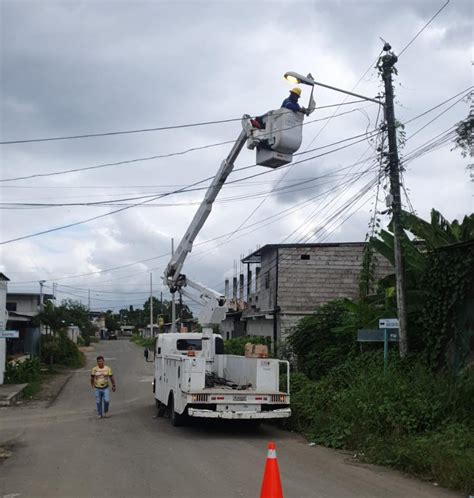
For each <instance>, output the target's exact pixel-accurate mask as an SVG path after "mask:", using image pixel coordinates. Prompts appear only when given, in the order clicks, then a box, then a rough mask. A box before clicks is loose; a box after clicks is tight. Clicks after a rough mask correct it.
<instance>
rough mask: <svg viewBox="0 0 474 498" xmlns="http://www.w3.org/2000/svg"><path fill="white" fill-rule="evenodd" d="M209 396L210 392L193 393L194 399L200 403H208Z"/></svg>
mask: <svg viewBox="0 0 474 498" xmlns="http://www.w3.org/2000/svg"><path fill="white" fill-rule="evenodd" d="M208 398H209V395H208V394H193V401H195V402H198V403H206V402H207V400H208Z"/></svg>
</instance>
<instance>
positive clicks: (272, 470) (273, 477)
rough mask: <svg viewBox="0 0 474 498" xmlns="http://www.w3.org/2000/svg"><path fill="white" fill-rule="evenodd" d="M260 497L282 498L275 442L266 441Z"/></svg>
mask: <svg viewBox="0 0 474 498" xmlns="http://www.w3.org/2000/svg"><path fill="white" fill-rule="evenodd" d="M260 498H283V490H282V489H281V480H280V471H279V470H278V461H277V455H276V447H275V443H268V453H267V461H266V463H265V471H264V473H263V481H262V490H261V491H260Z"/></svg>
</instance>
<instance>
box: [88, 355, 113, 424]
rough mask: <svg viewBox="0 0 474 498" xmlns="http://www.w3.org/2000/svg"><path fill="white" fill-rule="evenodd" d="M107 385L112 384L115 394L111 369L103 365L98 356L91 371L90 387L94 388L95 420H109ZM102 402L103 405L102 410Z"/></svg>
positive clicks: (103, 362) (102, 358)
mask: <svg viewBox="0 0 474 498" xmlns="http://www.w3.org/2000/svg"><path fill="white" fill-rule="evenodd" d="M109 384H112V391H113V392H115V379H114V375H113V373H112V369H111V368H110V367H108V366H107V365H106V364H105V361H104V357H103V356H98V357H97V365H96V366H95V367H94V368H93V369H92V372H91V387H93V388H95V403H96V405H97V418H102V417H105V418H109V402H110V392H109ZM102 402H103V405H104V409H103V410H102Z"/></svg>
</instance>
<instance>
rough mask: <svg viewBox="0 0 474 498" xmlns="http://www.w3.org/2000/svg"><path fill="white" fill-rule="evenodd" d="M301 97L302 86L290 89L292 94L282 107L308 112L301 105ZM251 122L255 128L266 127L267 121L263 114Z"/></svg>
mask: <svg viewBox="0 0 474 498" xmlns="http://www.w3.org/2000/svg"><path fill="white" fill-rule="evenodd" d="M300 97H301V88H298V87H295V88H292V89H291V90H290V95H289V96H288V97H287V98H286V99H285V100H284V101H283V102H282V104H281V108H282V109H289V110H290V111H294V112H303V113H304V114H307V111H306V109H305V108H304V107H301V106H300V105H299V104H298V99H299V98H300ZM250 124H251V125H252V126H253V127H254V128H258V129H261V130H263V129H265V123H264V122H263V116H256V117H255V118H253V119H251V120H250Z"/></svg>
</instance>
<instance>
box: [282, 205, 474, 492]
mask: <svg viewBox="0 0 474 498" xmlns="http://www.w3.org/2000/svg"><path fill="white" fill-rule="evenodd" d="M404 226H405V227H407V231H409V232H410V235H411V236H410V237H408V235H406V237H405V238H404V239H403V241H402V242H403V245H404V249H405V267H406V280H407V288H408V311H409V313H408V323H409V327H408V332H409V336H408V344H409V351H410V352H409V354H408V356H406V357H405V358H400V356H399V354H398V350H397V345H396V344H395V345H391V350H390V353H389V358H388V362H387V365H386V367H385V368H384V360H383V345H382V344H381V343H371V344H364V345H363V346H361V343H358V342H357V330H358V329H360V328H373V329H376V328H378V320H379V318H389V317H395V316H396V295H395V288H394V282H395V280H394V276H393V275H389V276H388V277H386V278H385V279H383V280H382V281H380V282H374V281H373V278H372V272H373V259H372V258H373V257H374V255H375V252H378V253H379V254H382V255H384V256H385V257H386V258H387V259H389V260H391V258H392V255H393V234H391V233H390V232H389V231H381V234H380V236H379V237H378V238H376V239H373V240H372V242H371V244H369V245H368V249H367V253H366V258H365V261H364V270H363V272H362V275H361V295H360V299H359V300H358V301H357V302H352V301H349V300H341V301H333V302H330V303H327V304H326V305H324V306H321V307H320V308H318V309H317V310H315V313H314V314H313V315H312V316H308V317H306V318H304V319H303V320H301V321H300V322H299V323H298V325H297V327H296V328H295V329H294V331H293V333H292V334H291V335H290V337H289V340H288V343H287V346H286V347H287V352H288V358H289V359H295V360H294V364H293V366H294V369H295V370H296V371H295V372H294V373H293V374H292V378H291V394H292V401H291V404H292V412H293V415H292V417H291V419H289V420H287V421H285V422H284V424H285V426H286V427H287V428H290V429H293V430H297V431H299V432H302V433H303V434H305V435H306V436H307V437H308V438H309V439H310V440H311V441H313V442H315V443H317V444H321V445H324V446H328V447H332V448H339V449H346V450H352V451H354V453H355V454H356V455H357V458H359V459H361V460H363V461H368V462H373V463H378V464H383V465H388V466H391V467H394V468H397V469H400V470H404V471H407V472H409V473H411V474H414V475H416V476H419V477H421V478H423V479H428V480H432V481H434V482H437V483H439V484H440V485H442V486H447V487H451V488H454V489H460V490H463V491H464V492H465V493H470V492H471V493H472V491H473V490H474V417H472V400H474V364H473V362H472V351H471V348H470V341H472V335H473V330H474V316H473V312H474V306H473V303H474V279H473V275H474V215H471V216H470V217H466V218H465V219H464V220H463V222H462V223H458V222H457V221H454V222H453V223H449V222H447V221H446V220H445V219H444V218H443V217H442V216H441V215H440V214H439V213H438V212H436V211H434V210H433V212H432V218H431V221H430V222H426V221H424V220H421V219H419V218H418V217H416V216H414V215H412V214H409V213H404ZM413 236H415V239H414V238H413Z"/></svg>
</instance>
